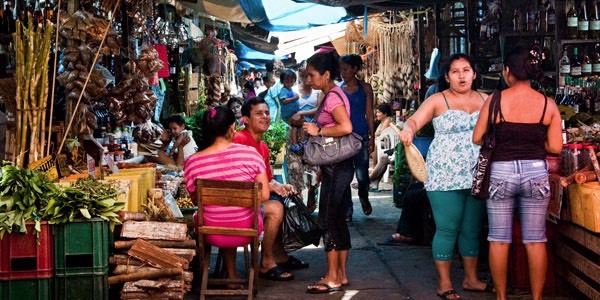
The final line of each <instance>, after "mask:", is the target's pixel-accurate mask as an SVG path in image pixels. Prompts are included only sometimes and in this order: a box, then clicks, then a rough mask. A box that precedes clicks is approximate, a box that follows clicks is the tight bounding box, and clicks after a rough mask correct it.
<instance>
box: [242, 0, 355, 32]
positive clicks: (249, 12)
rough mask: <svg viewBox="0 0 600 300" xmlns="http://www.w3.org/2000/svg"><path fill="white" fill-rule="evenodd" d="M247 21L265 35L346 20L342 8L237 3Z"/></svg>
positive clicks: (278, 0)
mask: <svg viewBox="0 0 600 300" xmlns="http://www.w3.org/2000/svg"><path fill="white" fill-rule="evenodd" d="M239 4H240V6H241V7H242V9H243V10H244V13H246V16H247V17H248V19H249V20H250V21H251V22H252V23H254V24H256V25H257V26H260V27H261V28H263V29H265V30H268V31H291V30H300V29H306V28H310V27H313V26H320V25H327V24H335V23H339V22H343V21H345V20H347V17H348V14H347V13H346V10H345V9H344V8H343V7H332V6H325V5H320V4H315V3H298V2H295V1H292V0H260V1H257V0H239Z"/></svg>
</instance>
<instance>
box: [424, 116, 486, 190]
mask: <svg viewBox="0 0 600 300" xmlns="http://www.w3.org/2000/svg"><path fill="white" fill-rule="evenodd" d="M478 117H479V111H476V112H473V113H471V114H469V113H467V112H465V111H462V110H452V109H449V110H448V111H446V112H445V113H443V114H442V115H440V116H437V117H435V118H433V120H432V122H433V128H434V129H435V137H434V138H433V142H431V146H430V147H429V151H428V152H427V180H425V189H426V190H428V191H452V190H462V189H470V188H471V185H472V183H473V170H474V169H473V168H474V166H475V164H476V163H477V156H478V155H479V146H478V145H475V144H473V142H472V136H473V128H474V127H475V123H477V118H478Z"/></svg>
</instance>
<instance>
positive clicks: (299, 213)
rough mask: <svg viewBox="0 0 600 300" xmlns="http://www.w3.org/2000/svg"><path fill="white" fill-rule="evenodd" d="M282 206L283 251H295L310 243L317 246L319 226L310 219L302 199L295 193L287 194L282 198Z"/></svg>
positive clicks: (319, 235) (319, 233) (319, 236)
mask: <svg viewBox="0 0 600 300" xmlns="http://www.w3.org/2000/svg"><path fill="white" fill-rule="evenodd" d="M283 206H284V209H285V210H284V216H283V222H282V223H283V224H282V227H283V229H282V233H281V235H282V239H283V249H284V250H285V252H291V251H295V250H298V249H301V248H304V247H306V246H308V245H310V244H313V245H315V246H318V245H319V240H320V239H321V228H319V225H318V224H317V223H316V222H315V221H314V220H313V219H312V216H311V215H310V213H309V212H308V209H307V208H306V205H304V203H303V202H302V199H300V197H298V196H297V195H292V196H289V197H288V198H286V199H285V200H284V202H283Z"/></svg>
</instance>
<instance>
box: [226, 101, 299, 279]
mask: <svg viewBox="0 0 600 300" xmlns="http://www.w3.org/2000/svg"><path fill="white" fill-rule="evenodd" d="M242 120H243V122H244V124H245V128H244V129H243V130H241V131H239V132H237V133H236V134H235V136H234V138H233V142H234V143H238V144H242V145H247V146H251V147H253V148H255V149H256V150H257V151H258V153H260V155H261V156H262V158H263V161H264V163H265V165H266V166H267V179H268V184H269V190H270V193H271V196H270V200H269V201H265V202H264V203H263V206H264V224H265V230H264V232H265V235H264V237H263V240H262V243H261V249H262V252H261V266H260V269H259V277H260V278H264V279H269V280H277V281H286V280H292V279H294V275H292V273H290V272H288V270H293V269H302V268H307V267H308V264H307V263H305V262H303V261H301V260H299V259H297V258H295V257H294V256H291V255H288V254H286V253H285V251H284V250H283V246H282V244H281V238H280V236H279V229H280V228H281V222H282V221H283V204H282V202H281V201H280V199H283V198H285V197H287V196H288V195H291V194H295V193H296V189H295V188H294V186H292V185H290V184H281V183H279V182H277V181H276V180H275V179H274V176H273V172H272V170H271V166H270V163H269V148H268V147H267V145H266V144H265V143H264V142H263V141H262V136H263V134H264V133H265V132H266V131H267V129H269V125H270V124H271V117H270V115H269V107H268V106H267V104H266V103H265V100H263V99H262V98H259V97H254V98H250V99H248V100H247V101H246V102H245V103H244V105H243V106H242Z"/></svg>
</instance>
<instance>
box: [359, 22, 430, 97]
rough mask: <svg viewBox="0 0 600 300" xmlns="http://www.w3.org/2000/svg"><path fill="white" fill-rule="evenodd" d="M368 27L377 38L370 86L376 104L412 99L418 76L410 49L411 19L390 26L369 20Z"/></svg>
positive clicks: (411, 47)
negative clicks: (374, 72) (375, 95)
mask: <svg viewBox="0 0 600 300" xmlns="http://www.w3.org/2000/svg"><path fill="white" fill-rule="evenodd" d="M370 24H371V25H372V26H373V32H374V34H376V36H377V38H376V48H377V49H378V61H377V64H376V68H377V71H376V75H374V76H372V77H371V80H370V83H371V85H372V86H373V90H374V92H375V93H376V94H377V99H378V102H380V103H382V102H389V101H391V100H394V99H396V98H400V97H404V98H407V99H408V98H413V97H415V93H414V85H415V83H416V82H418V73H419V72H418V66H417V61H416V59H415V51H414V48H413V39H414V36H415V27H414V18H413V16H412V15H409V16H403V18H402V19H401V20H400V22H398V23H393V24H388V23H383V22H381V21H378V20H371V22H370Z"/></svg>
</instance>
